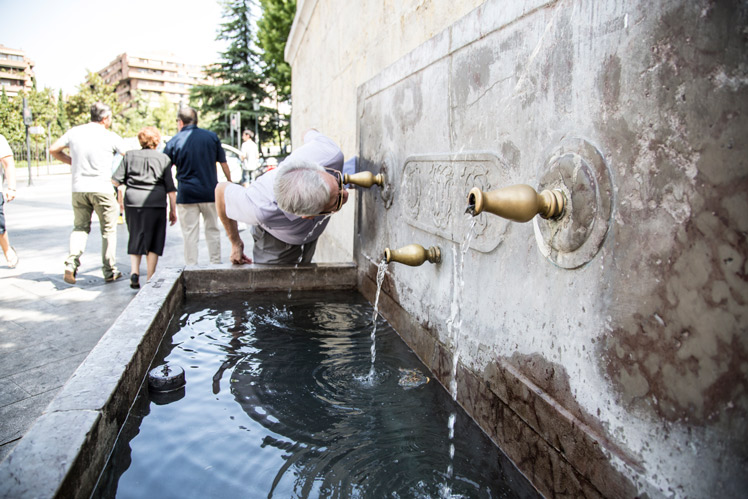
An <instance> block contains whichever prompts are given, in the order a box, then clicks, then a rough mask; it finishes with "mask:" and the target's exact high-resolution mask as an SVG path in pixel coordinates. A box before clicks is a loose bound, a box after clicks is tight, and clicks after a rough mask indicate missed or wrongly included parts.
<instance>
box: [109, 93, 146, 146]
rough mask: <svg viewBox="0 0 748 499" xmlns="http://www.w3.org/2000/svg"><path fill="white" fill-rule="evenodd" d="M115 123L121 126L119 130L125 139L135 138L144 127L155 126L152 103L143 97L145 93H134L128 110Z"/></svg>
mask: <svg viewBox="0 0 748 499" xmlns="http://www.w3.org/2000/svg"><path fill="white" fill-rule="evenodd" d="M115 123H118V124H119V127H118V129H117V130H118V133H119V134H120V135H122V136H123V137H134V136H136V135H137V134H138V132H139V131H140V130H141V129H142V128H143V127H144V126H148V125H152V124H153V120H152V118H151V110H150V101H149V100H148V99H147V98H145V97H143V92H141V91H140V90H133V91H132V100H131V101H130V102H129V106H128V108H127V109H125V110H124V111H122V112H121V113H120V115H119V116H118V117H117V120H116V121H115Z"/></svg>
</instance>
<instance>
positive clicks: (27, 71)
mask: <svg viewBox="0 0 748 499" xmlns="http://www.w3.org/2000/svg"><path fill="white" fill-rule="evenodd" d="M33 78H34V63H33V62H32V61H31V59H29V58H28V57H26V53H25V52H24V51H23V50H17V49H12V48H10V47H6V46H5V45H0V87H2V88H3V89H5V93H6V95H8V96H9V97H11V96H14V95H18V94H19V93H20V92H22V91H24V90H25V91H27V92H29V91H31V89H32V88H33Z"/></svg>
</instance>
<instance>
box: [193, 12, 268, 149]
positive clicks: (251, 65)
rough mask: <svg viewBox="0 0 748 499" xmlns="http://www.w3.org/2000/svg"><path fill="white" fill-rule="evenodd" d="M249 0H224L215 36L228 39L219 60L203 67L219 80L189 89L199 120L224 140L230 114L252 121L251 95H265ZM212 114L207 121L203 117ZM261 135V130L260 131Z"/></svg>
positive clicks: (226, 135)
mask: <svg viewBox="0 0 748 499" xmlns="http://www.w3.org/2000/svg"><path fill="white" fill-rule="evenodd" d="M253 5H254V4H253V2H252V1H251V0H224V2H223V4H222V7H223V14H222V17H223V19H224V20H225V22H223V23H222V24H221V27H220V29H219V33H218V36H217V39H218V40H225V41H227V42H229V45H228V48H227V49H226V51H224V52H221V54H220V55H221V60H220V61H219V62H218V63H217V64H215V65H213V66H210V67H208V68H207V72H208V74H209V75H210V76H212V77H213V78H215V79H216V80H217V81H218V82H220V84H219V85H217V86H208V85H199V86H195V87H193V88H192V90H191V92H190V105H191V106H193V107H195V108H196V109H199V110H200V113H201V116H200V123H201V124H202V125H203V126H205V127H206V128H209V129H211V130H213V131H214V132H216V133H217V134H218V135H219V136H220V137H222V138H223V140H227V139H228V137H229V132H230V121H229V120H230V115H231V113H234V112H239V113H240V114H241V121H242V123H252V122H254V119H255V117H256V116H257V114H258V113H257V112H256V111H254V106H253V102H254V100H255V99H257V100H258V101H262V100H263V99H264V97H265V96H266V92H265V90H264V84H265V81H264V77H263V74H262V70H261V68H260V56H259V54H258V53H257V51H256V50H255V45H254V40H253V33H252V27H253V24H252V12H251V11H252V6H253ZM208 116H211V117H215V119H213V120H212V121H210V122H207V117H208ZM261 135H262V134H261Z"/></svg>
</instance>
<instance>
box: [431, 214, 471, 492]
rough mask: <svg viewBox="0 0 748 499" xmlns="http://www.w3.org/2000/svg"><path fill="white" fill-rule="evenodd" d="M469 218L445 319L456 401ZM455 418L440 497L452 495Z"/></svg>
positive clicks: (455, 263)
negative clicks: (450, 348)
mask: <svg viewBox="0 0 748 499" xmlns="http://www.w3.org/2000/svg"><path fill="white" fill-rule="evenodd" d="M468 217H469V218H470V219H472V220H471V221H470V227H469V228H468V230H467V233H466V234H465V240H464V241H463V242H462V244H461V245H460V247H459V249H460V251H455V252H453V254H452V267H453V269H454V270H453V283H454V286H453V294H452V305H451V307H450V315H449V319H447V322H446V324H447V333H448V337H449V340H450V342H451V343H452V347H453V354H452V369H451V371H450V380H449V394H450V395H451V397H452V400H453V401H454V402H455V403H456V402H457V364H458V362H459V360H460V341H459V340H460V333H461V332H462V331H461V330H462V295H463V293H462V292H463V289H464V288H465V279H464V277H463V270H464V267H465V254H466V253H467V251H468V249H469V248H470V240H471V239H472V237H473V232H474V229H475V224H476V221H477V219H476V218H475V217H472V216H468ZM455 418H456V413H455V412H452V413H451V414H450V415H449V419H448V421H447V435H448V437H449V442H450V444H449V466H448V467H447V483H446V484H445V485H444V487H443V488H442V489H441V491H440V493H441V497H443V498H449V497H454V496H453V494H452V486H451V480H452V478H453V477H454V455H455V443H454V442H455V439H454V437H455Z"/></svg>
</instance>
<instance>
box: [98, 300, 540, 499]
mask: <svg viewBox="0 0 748 499" xmlns="http://www.w3.org/2000/svg"><path fill="white" fill-rule="evenodd" d="M284 298H285V294H283V293H282V294H278V295H275V294H272V295H268V294H263V295H262V296H261V297H254V296H253V297H252V298H249V299H248V298H246V297H239V296H235V295H232V296H230V297H221V298H215V299H213V298H211V299H207V298H200V299H199V300H198V301H191V300H188V302H187V304H186V305H185V306H184V310H183V311H182V313H181V316H180V317H179V318H178V319H175V320H173V321H172V324H171V326H170V331H169V332H168V333H167V337H168V336H169V335H170V336H171V338H172V339H171V342H169V341H168V340H165V345H163V346H162V351H161V352H160V354H159V356H158V357H157V358H156V359H155V361H154V365H155V364H160V363H164V362H169V363H173V364H177V365H180V366H182V367H183V368H184V369H185V372H186V377H187V385H186V387H185V389H184V394H180V396H179V397H174V399H173V400H167V401H164V400H154V399H153V398H151V396H150V395H149V394H148V393H147V392H146V393H142V394H141V396H140V397H139V398H138V401H137V402H136V404H135V406H134V407H133V410H132V411H131V414H130V417H129V418H128V421H127V423H126V424H125V427H124V429H123V431H122V434H121V435H120V438H119V441H118V443H117V447H116V449H115V453H114V455H113V457H112V460H111V463H110V466H109V467H108V469H107V470H106V472H105V475H104V477H103V478H102V481H101V483H100V485H99V489H98V490H97V492H96V494H95V496H96V497H112V496H115V495H116V497H123V498H125V497H133V498H142V497H179V498H189V497H195V498H198V497H199V498H206V497H216V498H218V497H220V498H226V497H282V498H286V497H440V490H445V487H444V486H445V482H446V481H447V480H448V477H447V476H446V474H445V473H444V471H443V470H445V469H446V468H447V464H448V463H447V461H448V452H447V450H448V448H449V446H450V442H449V439H448V437H447V435H445V432H444V427H445V426H446V424H447V419H448V417H449V415H450V413H456V423H455V426H456V427H458V428H459V430H458V432H457V434H458V435H459V437H460V438H459V439H457V441H455V442H454V445H455V447H456V450H455V457H454V467H453V476H452V477H451V478H450V479H449V481H450V482H451V483H449V484H448V485H449V487H448V490H450V491H451V494H452V496H453V497H535V493H534V491H533V489H532V487H530V486H529V485H528V484H527V482H526V481H525V480H524V478H522V477H521V475H520V474H519V473H518V472H517V471H516V469H515V468H514V467H513V466H512V465H511V464H510V463H508V461H506V459H505V457H504V456H503V455H502V454H501V453H500V451H499V450H498V449H497V448H496V447H495V446H494V445H493V444H492V443H491V442H490V440H489V439H488V438H487V437H486V436H485V435H484V434H483V433H482V432H481V431H480V430H479V429H478V427H477V426H476V425H475V424H474V423H473V422H472V421H471V420H470V419H469V418H468V417H467V416H466V415H465V414H464V412H462V410H460V409H456V406H455V404H454V402H453V401H452V400H451V399H450V396H449V394H448V393H447V392H446V391H445V390H444V389H443V388H442V387H441V385H439V384H438V383H429V382H428V377H427V376H428V370H427V369H426V368H425V367H424V366H423V364H421V363H420V361H419V360H418V359H417V357H416V356H415V355H414V354H413V353H412V352H411V351H410V350H409V349H408V348H407V346H406V345H405V344H404V343H403V342H402V341H401V340H400V338H399V337H398V336H397V335H396V333H394V331H393V330H392V329H391V328H390V327H389V325H388V324H387V323H386V322H385V321H383V320H382V319H381V318H380V319H379V324H378V329H377V350H378V354H377V357H376V362H377V367H376V371H377V376H376V381H375V383H372V384H369V383H362V382H361V378H365V377H366V374H367V371H368V370H369V369H370V360H371V358H370V341H371V340H370V330H371V317H372V307H371V305H370V304H368V302H366V301H365V300H364V299H363V298H362V297H361V296H360V295H353V296H351V294H350V293H325V296H320V294H319V293H317V294H316V295H314V294H309V293H300V292H299V293H295V296H294V301H293V302H292V303H287V304H285V305H283V306H281V307H279V306H278V305H277V304H278V303H282V302H283V301H284V300H283V299H284ZM321 300H324V301H321ZM403 380H405V381H403Z"/></svg>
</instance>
